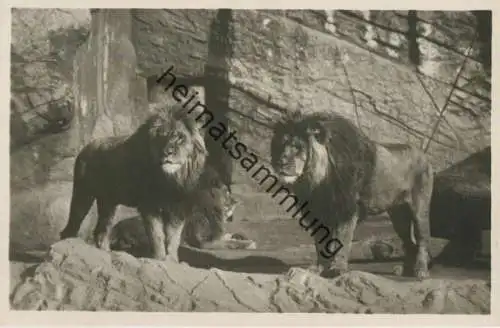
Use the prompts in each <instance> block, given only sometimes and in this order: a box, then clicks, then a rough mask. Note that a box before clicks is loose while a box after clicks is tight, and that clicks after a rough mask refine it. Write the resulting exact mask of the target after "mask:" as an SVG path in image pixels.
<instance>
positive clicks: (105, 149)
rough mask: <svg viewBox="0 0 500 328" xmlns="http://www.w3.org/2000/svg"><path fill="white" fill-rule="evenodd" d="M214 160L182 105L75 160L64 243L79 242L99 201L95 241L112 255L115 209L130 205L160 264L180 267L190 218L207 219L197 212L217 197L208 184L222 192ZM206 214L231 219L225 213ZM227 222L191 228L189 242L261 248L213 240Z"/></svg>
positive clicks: (95, 144) (91, 146)
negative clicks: (210, 167)
mask: <svg viewBox="0 0 500 328" xmlns="http://www.w3.org/2000/svg"><path fill="white" fill-rule="evenodd" d="M207 155H208V153H207V150H206V146H205V141H204V138H203V135H202V133H201V130H200V126H199V125H198V122H197V121H196V120H194V119H193V118H192V117H190V116H189V115H188V114H187V113H185V112H184V108H182V107H180V106H177V107H174V108H170V109H166V110H163V111H160V112H158V113H157V114H154V115H152V116H151V117H149V119H148V120H146V122H145V123H144V124H142V125H141V126H140V127H139V128H138V129H137V130H136V131H135V133H133V134H132V135H130V136H122V137H110V138H105V139H100V140H95V141H92V142H91V143H89V144H88V145H87V146H85V147H84V148H83V149H82V150H81V152H80V153H79V154H78V156H77V158H76V161H75V167H74V177H73V193H72V199H71V205H70V213H69V221H68V223H67V225H66V227H65V228H64V230H63V231H62V232H61V234H60V236H61V239H65V238H68V237H76V236H77V233H78V230H79V228H80V225H81V223H82V221H83V220H84V218H85V216H86V215H87V213H88V211H89V210H90V208H91V206H92V204H93V202H94V201H96V202H97V210H98V220H97V221H98V222H97V225H96V227H95V229H94V241H95V243H96V245H97V246H98V247H99V248H101V249H103V250H110V237H111V231H112V228H113V225H114V222H113V221H114V216H115V210H116V207H117V206H118V205H124V206H128V207H132V208H136V209H137V210H138V212H139V213H140V214H141V217H142V220H143V222H144V227H145V231H146V235H147V238H148V240H149V241H150V242H151V246H152V253H153V257H154V258H155V259H159V260H163V259H166V257H167V256H168V257H171V258H172V259H173V260H174V261H175V262H178V248H179V244H180V243H181V239H182V237H183V231H184V230H185V229H184V226H185V221H186V218H187V217H188V216H189V215H191V214H200V213H198V212H203V211H197V210H196V207H195V208H194V209H195V210H193V206H194V205H195V204H196V203H197V202H199V201H200V199H205V203H206V204H207V203H210V200H214V199H216V198H217V197H214V195H213V194H212V195H209V194H204V192H203V191H200V190H203V188H205V186H204V185H203V183H204V182H207V181H208V187H207V188H208V189H213V187H214V185H213V184H212V183H213V179H212V178H213V176H212V173H211V171H207V170H205V162H206V158H207ZM204 173H206V175H205V176H204V175H203V174H204ZM207 177H208V178H207ZM207 192H208V193H210V192H211V191H210V190H208V191H207ZM207 195H208V196H207ZM211 205H213V204H211ZM206 211H208V212H210V211H211V213H214V215H215V216H217V215H223V212H224V206H223V207H222V208H221V207H218V206H217V205H216V206H215V208H214V207H212V208H211V209H206ZM202 216H203V215H201V216H200V215H198V217H202ZM211 218H213V217H211ZM222 221H223V220H222ZM222 221H217V220H214V221H203V220H201V221H200V222H201V224H200V225H193V226H188V229H187V230H186V238H187V240H190V241H197V242H199V246H205V244H207V245H206V246H214V242H215V244H216V245H217V246H218V247H224V246H225V245H230V246H232V247H234V245H235V243H236V244H237V243H240V244H241V245H240V246H241V247H245V246H244V245H247V246H248V245H250V246H252V245H253V244H252V243H251V242H248V241H246V240H245V241H241V240H240V241H237V240H233V239H230V238H222V237H221V238H219V239H217V238H214V236H212V235H211V234H214V235H215V237H220V234H221V232H220V231H219V230H220V228H221V227H220V225H221V222H222ZM207 222H209V224H208V225H207ZM214 223H215V224H214ZM214 226H216V227H217V229H216V231H215V230H214V231H210V232H208V234H209V235H210V236H209V237H210V238H208V237H207V236H203V233H207V231H204V230H203V229H205V228H206V227H212V228H213V227H214ZM218 229H219V230H218ZM216 239H217V241H215V240H216ZM225 239H227V240H230V241H228V242H227V243H225V241H224V240H225ZM210 243H211V244H210Z"/></svg>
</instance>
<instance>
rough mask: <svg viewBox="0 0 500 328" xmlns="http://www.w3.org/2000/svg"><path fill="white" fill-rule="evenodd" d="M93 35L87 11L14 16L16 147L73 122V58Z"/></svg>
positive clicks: (22, 10) (22, 12)
mask: <svg viewBox="0 0 500 328" xmlns="http://www.w3.org/2000/svg"><path fill="white" fill-rule="evenodd" d="M89 30H90V13H89V11H88V10H86V9H31V8H29V9H28V8H14V9H13V10H12V41H11V42H12V47H11V50H12V54H11V79H12V80H11V83H12V86H11V90H12V101H11V107H12V108H11V112H13V113H14V115H13V122H12V124H13V126H14V127H16V128H14V129H13V130H12V131H11V145H12V146H13V147H15V148H17V147H19V146H20V145H23V144H24V143H26V142H29V140H31V139H32V138H34V137H35V136H36V135H37V134H38V133H42V132H49V133H50V129H52V128H56V127H55V126H51V124H54V123H57V121H59V120H66V121H65V122H64V123H62V124H61V128H63V127H64V125H66V124H68V122H69V121H70V120H71V110H72V104H73V94H72V90H71V82H72V70H73V58H74V56H75V53H76V51H77V49H78V47H80V45H81V44H82V43H83V42H84V41H85V40H86V38H87V35H88V33H89ZM37 113H39V114H37ZM56 131H57V130H56Z"/></svg>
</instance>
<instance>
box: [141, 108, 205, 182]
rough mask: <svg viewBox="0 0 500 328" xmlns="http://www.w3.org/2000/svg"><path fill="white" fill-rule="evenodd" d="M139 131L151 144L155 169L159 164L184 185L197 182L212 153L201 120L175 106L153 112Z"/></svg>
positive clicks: (145, 142)
mask: <svg viewBox="0 0 500 328" xmlns="http://www.w3.org/2000/svg"><path fill="white" fill-rule="evenodd" d="M137 134H138V135H139V136H140V140H142V141H143V142H144V144H143V147H147V149H145V150H146V151H147V152H148V154H149V161H150V164H152V165H153V167H152V169H156V168H159V169H160V170H161V172H163V174H164V176H165V177H167V178H172V179H173V180H175V181H177V183H178V184H179V185H181V186H187V185H191V184H193V183H196V182H197V180H198V178H199V176H200V175H201V173H202V172H203V168H204V165H205V160H206V157H207V154H208V153H207V149H206V146H205V141H204V138H203V134H202V132H201V131H200V126H199V124H198V123H197V122H196V121H195V119H194V118H193V117H191V116H190V115H189V114H188V113H187V112H186V111H185V110H184V108H182V107H180V106H175V107H173V108H170V109H166V110H163V111H160V112H158V113H156V114H154V115H152V116H150V117H149V119H148V120H147V121H146V122H145V123H144V124H143V125H142V126H141V127H140V128H139V130H138V133H137Z"/></svg>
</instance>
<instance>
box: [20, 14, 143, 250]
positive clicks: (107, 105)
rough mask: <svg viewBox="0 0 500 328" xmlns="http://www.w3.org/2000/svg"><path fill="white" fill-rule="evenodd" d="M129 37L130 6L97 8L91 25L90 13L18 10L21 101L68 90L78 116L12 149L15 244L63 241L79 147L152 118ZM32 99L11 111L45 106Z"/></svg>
mask: <svg viewBox="0 0 500 328" xmlns="http://www.w3.org/2000/svg"><path fill="white" fill-rule="evenodd" d="M89 30H90V31H89ZM89 32H90V33H89ZM87 34H88V37H87V39H86V41H85V39H83V40H84V41H85V42H83V41H82V40H81V38H82V36H83V35H87ZM130 34H131V23H130V15H129V13H128V11H120V10H117V11H107V10H103V11H97V12H96V13H94V14H93V17H92V22H90V13H89V11H88V10H83V11H75V12H73V11H65V10H54V11H51V10H45V9H44V10H32V9H27V10H24V9H23V10H20V9H19V10H14V12H13V52H14V54H13V62H12V84H13V87H12V88H13V98H14V100H16V99H17V100H19V99H21V100H22V99H23V97H28V96H29V97H32V96H33V95H38V96H37V97H39V98H41V97H42V96H40V95H44V97H46V98H48V99H45V100H43V101H45V102H47V101H49V100H50V99H52V98H56V99H58V98H61V97H62V96H63V94H64V100H65V101H66V100H68V103H69V106H70V107H71V117H70V119H69V121H68V122H67V124H66V125H67V126H66V127H65V130H64V132H60V131H57V132H59V133H55V134H47V133H45V134H42V135H40V134H39V135H38V136H37V139H36V140H31V143H29V144H27V145H24V146H23V147H20V148H18V149H14V150H13V151H12V153H11V163H13V165H11V196H12V199H11V213H12V216H11V245H12V244H14V245H25V246H26V247H28V248H29V247H30V246H34V245H37V246H38V247H43V246H44V247H48V246H49V245H50V244H51V243H52V242H54V241H56V240H58V239H59V236H58V230H59V229H60V228H61V227H63V226H64V224H65V223H66V220H67V215H68V210H69V201H70V197H71V182H72V177H73V163H74V157H75V155H76V154H77V152H78V151H79V150H80V149H81V148H82V147H83V145H85V144H86V143H88V142H89V141H90V140H91V139H94V138H100V137H107V136H112V135H120V134H126V133H129V132H131V131H132V130H133V129H135V128H136V127H137V126H138V125H139V122H141V121H142V119H143V118H144V117H145V115H147V113H148V107H147V90H146V81H145V80H144V79H142V78H140V77H137V76H136V72H135V71H136V67H137V62H136V56H135V51H134V47H133V45H132V43H131V42H130ZM47 39H48V40H49V41H47ZM77 41H78V42H77ZM21 58H22V59H23V60H24V61H27V63H25V62H21ZM16 60H17V61H16ZM31 62H33V63H31ZM26 72H27V73H28V74H26ZM44 79H45V80H44ZM51 83H52V84H53V85H54V86H53V87H52V84H51ZM48 86H50V88H49V87H48ZM23 90H24V91H23ZM26 90H28V91H29V92H28V91H26ZM23 92H24V93H26V94H27V95H26V96H24V93H23ZM66 93H67V94H69V95H68V96H66ZM30 99H31V98H30ZM40 102H42V100H40ZM26 104H31V103H30V102H29V101H28V100H27V98H26V100H22V101H16V102H15V103H14V104H13V108H12V109H11V112H13V113H19V112H20V111H26V112H27V113H28V112H30V111H31V112H32V111H33V110H37V111H38V109H33V108H32V107H29V106H28V105H26ZM35 105H38V104H35ZM45 106H46V107H47V109H46V110H47V111H49V110H50V108H49V107H50V106H49V105H47V104H46V105H45ZM52 112H53V111H52ZM52 112H50V113H52ZM23 115H24V114H23ZM27 115H28V114H26V115H24V116H22V115H21V116H20V118H21V119H22V122H23V124H25V125H29V126H30V127H31V128H34V127H35V123H33V120H28V119H27V118H26V116H27ZM31 115H34V114H33V113H31ZM12 133H13V134H14V135H13V140H17V139H16V136H18V132H17V131H16V130H14V131H12ZM40 133H41V132H40ZM24 140H26V138H25V139H24ZM30 211H31V214H29V212H30ZM35 213H38V215H34V214H35ZM90 216H91V217H92V215H90ZM35 217H36V218H35ZM33 221H34V222H33ZM33 226H36V228H31V227H33Z"/></svg>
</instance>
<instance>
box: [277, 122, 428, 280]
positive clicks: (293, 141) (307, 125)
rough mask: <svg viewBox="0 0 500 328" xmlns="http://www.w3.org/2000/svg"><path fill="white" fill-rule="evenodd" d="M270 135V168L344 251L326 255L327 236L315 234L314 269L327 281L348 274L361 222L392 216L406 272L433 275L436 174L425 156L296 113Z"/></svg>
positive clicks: (340, 124) (347, 126) (349, 127)
mask: <svg viewBox="0 0 500 328" xmlns="http://www.w3.org/2000/svg"><path fill="white" fill-rule="evenodd" d="M273 132H274V133H273V138H272V141H271V158H272V166H273V169H274V170H275V172H276V174H277V175H278V177H279V179H280V181H281V183H282V184H283V185H284V186H287V187H289V188H290V189H291V190H292V191H293V192H294V193H295V195H296V196H297V197H298V198H299V199H300V200H301V201H305V200H307V201H308V203H309V204H310V208H308V209H307V210H308V211H307V212H306V211H305V209H304V210H303V211H302V213H303V214H302V216H303V218H305V216H306V215H310V217H311V218H312V217H313V216H314V217H315V218H317V219H319V221H321V223H322V224H324V225H325V226H328V227H329V228H330V231H331V232H332V234H333V237H335V238H338V240H340V242H341V243H342V245H343V247H342V248H340V249H339V250H338V251H336V252H335V256H332V257H327V256H325V255H324V253H323V252H322V250H323V246H322V245H321V244H322V242H323V241H324V239H325V236H323V238H322V239H319V236H321V235H318V236H315V245H316V252H317V265H316V266H315V269H316V270H318V271H319V272H321V273H322V275H323V276H326V277H332V276H336V275H339V274H341V273H342V272H345V271H346V270H347V268H348V256H349V253H350V250H351V245H352V239H353V234H354V229H355V227H356V224H357V222H358V219H360V220H363V219H364V218H365V217H366V216H367V215H376V214H380V213H383V212H385V211H388V213H389V214H390V217H391V221H392V223H393V226H394V229H395V231H396V233H397V234H398V235H399V237H400V238H401V240H402V241H403V247H404V251H405V261H404V266H403V267H404V274H406V275H413V276H415V277H417V278H419V279H424V278H426V277H428V276H429V268H428V266H429V261H430V256H429V253H428V243H429V239H430V228H429V205H430V200H431V194H432V188H433V170H432V167H431V165H430V164H429V162H428V160H427V158H426V156H425V154H424V153H423V152H422V151H420V150H419V149H417V148H415V147H412V146H410V145H406V144H377V143H375V142H373V141H372V140H370V139H369V138H368V137H367V136H366V135H364V134H363V133H362V132H361V131H360V130H359V129H358V128H356V127H355V126H354V125H353V124H352V123H351V122H350V121H349V120H347V119H346V118H343V117H341V116H338V115H336V114H326V113H321V114H319V113H314V114H294V115H292V116H291V117H290V118H288V119H286V120H284V121H283V122H280V123H278V124H276V126H275V128H274V131H273ZM301 220H302V219H301ZM309 221H310V220H309ZM413 234H414V235H413ZM330 237H332V236H330ZM331 254H333V253H331Z"/></svg>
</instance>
